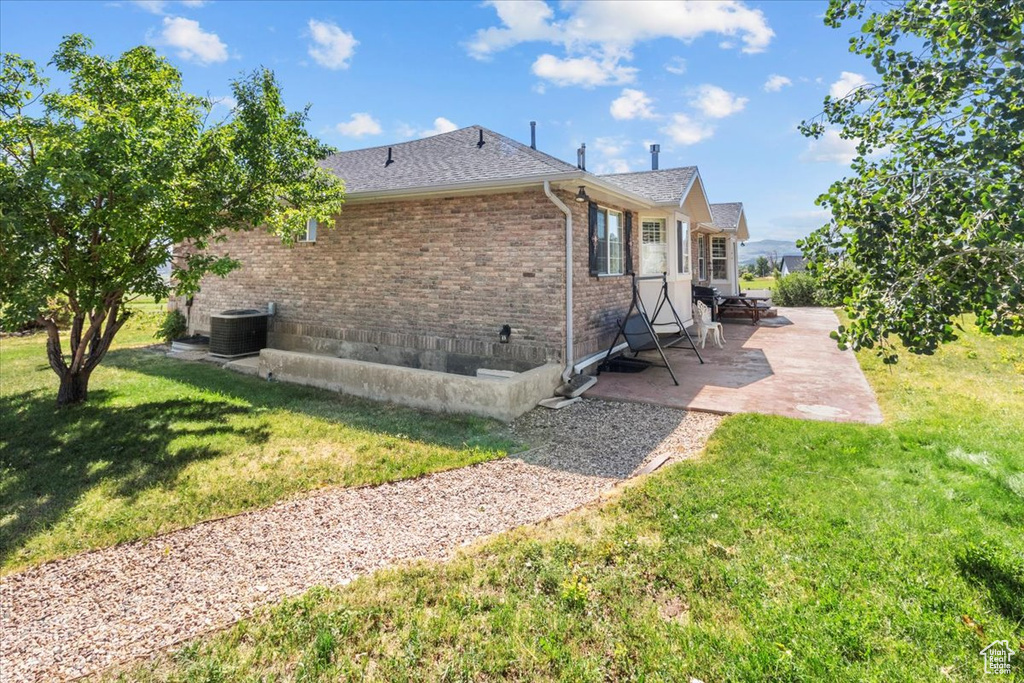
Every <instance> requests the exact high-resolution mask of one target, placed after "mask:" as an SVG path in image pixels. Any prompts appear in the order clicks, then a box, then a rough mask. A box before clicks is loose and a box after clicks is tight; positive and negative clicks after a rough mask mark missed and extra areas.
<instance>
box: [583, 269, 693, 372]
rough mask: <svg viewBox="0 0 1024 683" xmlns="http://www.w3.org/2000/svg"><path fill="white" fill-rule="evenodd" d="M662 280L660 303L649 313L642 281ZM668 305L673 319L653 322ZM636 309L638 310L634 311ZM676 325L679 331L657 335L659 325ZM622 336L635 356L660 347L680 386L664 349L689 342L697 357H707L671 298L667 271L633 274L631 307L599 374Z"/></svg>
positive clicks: (665, 363) (660, 351)
mask: <svg viewBox="0 0 1024 683" xmlns="http://www.w3.org/2000/svg"><path fill="white" fill-rule="evenodd" d="M650 280H660V281H661V290H660V292H659V293H658V299H657V303H656V304H655V305H654V315H649V314H648V313H647V307H646V306H644V302H643V299H642V298H641V297H640V283H641V282H643V281H650ZM666 305H667V306H668V310H670V311H672V320H670V321H669V322H664V323H658V322H654V321H656V320H657V319H658V316H659V315H660V314H661V311H662V309H663V308H664V307H665V306H666ZM634 311H636V313H634ZM667 326H676V327H678V328H679V331H678V333H677V334H674V335H672V336H670V337H662V338H659V337H658V331H657V329H656V328H658V327H667ZM619 337H622V338H624V339H625V341H626V344H628V345H629V350H630V351H632V352H633V355H634V356H636V355H637V354H639V353H640V352H641V351H653V350H654V349H657V350H658V354H659V355H660V356H661V360H662V361H664V367H665V368H667V369H668V373H669V374H670V375H671V376H672V381H673V382H675V383H676V386H679V380H678V379H676V373H675V372H673V370H672V366H671V365H670V364H669V362H668V358H667V357H666V356H665V349H669V348H672V347H673V346H677V345H679V344H682V343H683V342H684V341H685V342H686V344H685V346H684V348H685V347H689V348H690V349H692V350H693V352H694V353H695V354H697V360H699V361H700V362H701V364H703V363H704V359H703V358H701V355H700V351H698V350H697V345H696V344H694V343H693V338H692V337H690V333H689V332H687V331H686V326H685V325H683V321H682V319H681V318H680V317H679V312H678V311H677V310H676V307H675V306H674V305H673V304H672V299H670V298H669V296H668V278H667V277H666V275H665V273H662V274H661V275H641V276H638V275H636V274H635V273H634V274H633V300H632V301H631V302H630V304H629V310H628V311H626V316H625V317H624V318H623V319H622V322H621V323H620V324H619V331H618V333H617V334H616V335H615V339H613V340H612V343H611V346H609V347H608V353H607V354H605V357H604V361H603V362H602V363H601V365H599V366H598V368H597V374H599V375H600V374H601V370H602V368H605V367H606V366H607V364H608V360H609V359H610V358H611V355H612V352H613V351H614V350H615V345H616V344H618V343H619Z"/></svg>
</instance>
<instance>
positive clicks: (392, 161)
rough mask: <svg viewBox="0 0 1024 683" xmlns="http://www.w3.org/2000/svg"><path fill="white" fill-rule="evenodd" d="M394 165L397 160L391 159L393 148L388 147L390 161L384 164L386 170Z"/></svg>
mask: <svg viewBox="0 0 1024 683" xmlns="http://www.w3.org/2000/svg"><path fill="white" fill-rule="evenodd" d="M393 163H395V160H394V159H392V158H391V148H390V147H388V160H387V161H385V162H384V168H387V167H388V166H390V165H391V164H393Z"/></svg>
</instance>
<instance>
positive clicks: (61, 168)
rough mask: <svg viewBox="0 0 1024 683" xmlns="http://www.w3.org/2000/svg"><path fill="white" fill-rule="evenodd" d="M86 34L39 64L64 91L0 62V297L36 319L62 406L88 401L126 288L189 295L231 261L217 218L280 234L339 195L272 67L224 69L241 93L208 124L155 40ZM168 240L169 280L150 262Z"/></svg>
mask: <svg viewBox="0 0 1024 683" xmlns="http://www.w3.org/2000/svg"><path fill="white" fill-rule="evenodd" d="M91 49H92V43H91V42H90V41H89V40H88V39H86V38H85V37H83V36H81V35H72V36H69V37H67V38H65V39H64V40H63V41H62V42H61V44H60V47H59V48H58V50H57V51H56V53H55V54H54V56H53V61H52V62H51V64H52V65H53V66H54V67H56V69H57V70H58V71H59V72H62V73H63V74H66V76H67V78H68V80H69V86H68V87H67V89H66V90H65V91H60V90H51V89H49V88H48V80H47V79H46V78H44V77H43V75H42V74H41V73H40V72H39V71H38V70H37V68H36V65H35V64H34V63H33V62H31V61H29V60H25V59H22V58H21V57H19V56H18V55H13V54H4V55H3V56H2V64H0V156H2V159H3V163H2V164H0V228H2V235H3V239H2V241H0V265H2V268H0V301H2V302H3V305H4V314H5V316H10V317H14V318H17V319H20V320H24V321H28V320H36V321H37V322H38V323H39V324H41V325H42V326H43V327H45V329H46V332H47V335H48V339H47V355H48V357H49V363H50V367H52V368H53V370H54V372H56V373H57V375H58V376H59V377H60V389H59V391H58V395H57V403H58V405H66V404H71V403H76V402H79V401H83V400H85V398H86V395H87V391H88V382H89V376H90V374H91V373H92V371H93V370H94V369H95V368H96V366H97V365H99V363H100V362H101V361H102V360H103V357H104V355H105V354H106V352H107V350H108V349H109V348H110V343H111V341H112V340H113V339H114V336H115V335H116V334H117V332H118V330H120V329H121V327H122V326H123V325H124V323H125V321H126V320H127V319H128V316H129V314H130V310H129V308H128V307H126V303H128V302H129V301H130V299H131V298H132V297H134V296H146V295H148V296H153V297H155V298H156V299H157V300H158V301H159V300H162V299H165V298H167V297H168V296H169V295H170V294H172V293H177V294H182V295H188V294H191V293H193V292H195V291H196V290H197V288H198V285H199V281H200V279H201V278H202V277H203V276H204V275H206V274H210V273H212V274H216V275H225V274H227V273H228V272H230V271H231V270H233V269H235V268H237V267H238V266H239V264H238V263H237V262H236V261H234V260H232V259H230V258H228V257H218V256H213V255H210V254H209V253H208V252H206V251H204V250H205V249H206V248H207V247H208V246H209V245H211V244H212V243H214V242H217V241H219V240H222V239H223V238H224V236H225V234H226V233H227V232H229V231H232V230H248V229H252V228H253V226H265V227H266V229H268V230H270V231H272V232H274V233H276V234H278V235H280V236H281V237H282V238H283V239H284V240H285V241H286V242H287V241H289V240H292V239H293V236H294V235H295V234H297V233H299V232H301V230H302V228H303V226H304V225H305V223H306V221H307V220H308V219H310V218H315V219H318V220H321V221H327V220H328V219H329V218H330V216H331V215H332V214H333V213H336V212H337V211H339V210H340V209H341V205H342V203H343V201H344V189H343V187H342V185H341V183H340V182H339V181H338V180H337V179H336V178H335V177H334V176H332V175H331V174H329V173H328V172H326V171H324V170H323V169H321V168H319V167H318V166H317V161H318V160H319V159H322V158H324V157H325V156H327V155H328V154H329V153H330V151H331V150H330V148H328V147H326V146H325V145H323V144H321V143H320V142H319V141H317V140H316V139H315V138H313V137H312V136H310V135H309V134H308V133H307V132H306V130H305V122H306V119H307V112H306V111H303V112H298V113H289V112H287V111H286V110H285V107H284V105H283V103H282V101H281V93H280V90H279V89H278V86H277V84H276V83H275V81H274V76H273V74H272V73H271V72H270V71H267V70H260V71H257V72H255V73H253V74H252V75H250V76H249V77H247V78H244V79H241V80H238V81H236V82H234V83H233V84H232V89H233V92H234V97H235V99H236V100H237V106H236V107H235V108H234V110H233V111H232V113H231V114H230V115H229V116H228V117H227V118H226V119H225V120H223V121H219V122H213V123H211V122H210V114H211V108H212V104H211V102H210V100H209V99H205V98H202V97H197V96H195V95H191V94H189V93H187V92H185V91H184V90H182V84H181V75H180V74H179V72H178V71H177V70H176V69H175V68H174V67H173V66H171V65H170V64H169V63H168V62H167V61H166V60H164V59H163V58H161V57H159V56H158V55H157V54H156V53H155V52H154V50H153V49H152V48H149V47H137V48H134V49H132V50H129V51H128V52H125V53H124V54H123V55H121V56H120V57H119V58H117V59H108V58H105V57H101V56H96V55H93V54H90V50H91ZM174 245H182V246H183V247H184V248H180V249H176V250H175V256H174V258H173V259H172V263H171V268H172V280H173V282H174V285H170V284H168V283H167V282H165V280H164V279H163V278H161V276H160V272H159V270H160V269H161V268H162V267H164V266H165V265H166V264H167V262H168V259H169V254H170V251H171V249H172V247H174ZM54 301H63V302H65V303H63V304H58V305H57V306H54V305H52V302H54ZM65 309H66V311H65ZM62 311H65V312H68V313H69V314H70V318H71V323H70V328H69V329H68V330H66V333H67V334H66V336H67V340H66V341H67V346H66V347H64V346H63V344H62V338H61V337H62V330H61V329H60V328H59V327H58V324H57V322H58V319H59V316H60V314H61V312H62Z"/></svg>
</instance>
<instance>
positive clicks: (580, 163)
mask: <svg viewBox="0 0 1024 683" xmlns="http://www.w3.org/2000/svg"><path fill="white" fill-rule="evenodd" d="M576 168H578V169H580V170H581V171H586V170H587V143H585V142H584V143H582V144H580V148H579V149H578V150H576Z"/></svg>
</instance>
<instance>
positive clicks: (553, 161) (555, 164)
mask: <svg viewBox="0 0 1024 683" xmlns="http://www.w3.org/2000/svg"><path fill="white" fill-rule="evenodd" d="M467 130H482V131H484V132H485V133H487V134H489V135H493V136H494V137H496V138H499V139H500V140H501V141H502V142H505V143H508V144H511V145H513V146H515V147H517V148H518V149H519V150H520V151H522V152H524V153H526V154H529V155H530V156H532V157H533V158H535V159H536V160H537V161H540V162H543V163H544V164H547V165H548V166H551V167H552V168H554V169H556V170H559V171H566V170H577V169H576V167H575V166H573V165H572V164H570V163H569V162H568V161H563V160H562V159H559V158H558V157H556V156H553V155H551V154H548V153H547V152H542V151H540V150H539V149H534V148H533V147H530V146H529V145H527V144H524V143H522V142H519V141H518V140H515V139H513V138H510V137H508V136H507V135H502V134H501V133H498V132H497V131H493V130H491V129H490V128H487V127H485V126H481V125H479V124H472V125H469V126H463V127H462V128H456V129H455V130H449V131H446V132H444V133H437V134H436V135H428V136H427V137H425V138H415V139H413V140H403V141H402V142H391V143H388V144H384V145H375V146H373V147H360V148H358V149H346V150H339V151H337V152H334V154H331V155H330V156H328V157H327V158H328V159H329V158H330V157H333V156H337V155H339V154H354V153H356V152H371V151H373V150H378V149H379V150H386V149H388V148H389V147H400V146H402V145H413V144H416V143H418V142H424V141H427V140H433V139H435V138H439V137H442V136H451V137H454V136H455V135H456V134H457V133H462V132H465V131H467ZM566 167H568V168H566Z"/></svg>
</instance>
